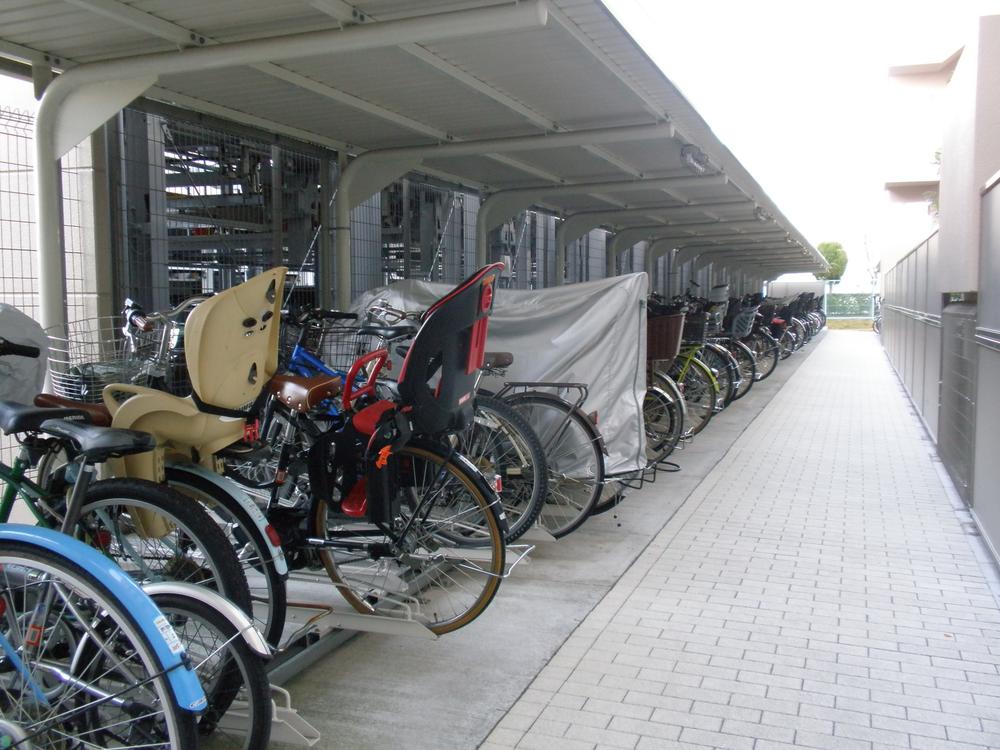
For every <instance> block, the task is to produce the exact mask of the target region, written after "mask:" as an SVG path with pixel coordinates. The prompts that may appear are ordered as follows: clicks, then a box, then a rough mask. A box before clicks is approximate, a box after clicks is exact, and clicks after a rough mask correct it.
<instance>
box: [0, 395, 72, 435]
mask: <svg viewBox="0 0 1000 750" xmlns="http://www.w3.org/2000/svg"><path fill="white" fill-rule="evenodd" d="M49 419H53V420H54V419H74V420H77V421H80V422H85V421H87V415H86V414H85V413H84V412H83V411H82V410H81V409H40V408H38V407H37V406H28V405H27V404H19V403H17V402H16V401H0V430H2V431H3V432H4V433H5V434H7V435H13V434H14V433H17V432H28V431H29V430H30V431H37V430H40V429H41V427H42V422H44V421H46V420H49Z"/></svg>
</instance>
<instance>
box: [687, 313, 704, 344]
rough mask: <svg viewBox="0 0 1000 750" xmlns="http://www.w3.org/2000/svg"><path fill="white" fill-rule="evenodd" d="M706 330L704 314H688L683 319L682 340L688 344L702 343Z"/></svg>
mask: <svg viewBox="0 0 1000 750" xmlns="http://www.w3.org/2000/svg"><path fill="white" fill-rule="evenodd" d="M707 329H708V315H707V314H706V313H703V312H702V313H694V314H689V315H688V316H687V317H686V318H685V319H684V340H685V341H687V342H690V343H702V342H704V341H705V334H706V332H707Z"/></svg>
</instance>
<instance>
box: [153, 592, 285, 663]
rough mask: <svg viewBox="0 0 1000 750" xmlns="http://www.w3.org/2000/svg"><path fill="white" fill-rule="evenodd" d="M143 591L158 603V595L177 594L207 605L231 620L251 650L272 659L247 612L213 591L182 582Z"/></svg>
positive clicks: (265, 643) (262, 637)
mask: <svg viewBox="0 0 1000 750" xmlns="http://www.w3.org/2000/svg"><path fill="white" fill-rule="evenodd" d="M142 590H143V591H145V592H146V594H148V595H149V596H150V597H151V598H152V599H153V601H154V602H156V596H157V594H176V595H178V596H186V597H188V598H190V599H195V600H197V601H199V602H201V603H202V604H207V605H208V606H209V607H211V608H212V609H214V610H216V611H217V612H218V613H219V614H221V615H222V616H223V617H225V618H226V619H227V620H229V622H230V624H231V625H232V626H233V627H234V628H236V630H237V632H238V633H239V634H240V635H241V636H243V640H245V641H246V642H247V645H248V646H249V647H250V649H251V650H252V651H253V652H254V653H256V654H258V655H259V656H263V657H265V658H270V656H271V647H270V646H268V645H267V641H265V640H264V636H262V635H261V634H260V631H259V630H257V628H256V627H254V624H253V622H251V620H250V618H249V617H247V614H246V612H244V611H243V610H242V609H240V608H239V607H237V606H236V605H235V604H233V603H232V602H231V601H229V600H228V599H226V598H225V597H224V596H222V595H221V594H219V593H218V592H217V591H212V589H206V588H204V587H203V586H195V585H194V584H193V583H181V582H180V581H160V582H158V583H147V584H146V585H145V586H143V587H142Z"/></svg>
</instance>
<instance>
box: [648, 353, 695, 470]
mask: <svg viewBox="0 0 1000 750" xmlns="http://www.w3.org/2000/svg"><path fill="white" fill-rule="evenodd" d="M648 385H651V386H652V387H654V388H658V389H659V390H661V391H663V392H664V393H666V394H667V396H668V397H669V398H670V403H671V407H672V409H671V412H672V421H671V424H670V437H669V440H668V443H667V451H666V453H664V455H663V456H661V460H662V459H663V458H666V457H667V456H669V455H670V454H671V453H673V452H674V450H675V449H676V448H677V444H678V443H680V441H681V438H682V437H683V436H684V430H685V429H686V427H685V425H686V424H687V406H686V405H685V403H684V394H683V393H681V389H680V388H679V387H678V385H677V383H675V382H674V381H673V378H671V377H670V376H669V375H667V374H666V373H663V372H660V371H659V370H653V371H652V372H651V373H650V374H649V377H648Z"/></svg>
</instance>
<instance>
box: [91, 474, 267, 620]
mask: <svg viewBox="0 0 1000 750" xmlns="http://www.w3.org/2000/svg"><path fill="white" fill-rule="evenodd" d="M135 509H141V510H146V511H149V512H151V513H155V514H156V515H157V516H159V518H160V519H162V520H163V521H165V522H166V524H167V526H168V528H169V529H170V530H169V531H168V532H167V534H170V533H172V532H178V533H177V536H176V537H171V538H170V540H169V541H164V540H165V539H166V538H167V535H166V534H164V535H161V536H159V537H154V536H152V535H151V534H149V533H148V532H149V530H148V529H146V530H144V529H143V528H142V527H143V523H144V521H143V520H142V519H143V517H142V516H141V515H138V514H135V512H134V511H135ZM76 533H77V535H81V536H82V537H83V540H84V541H87V542H88V543H89V544H90V545H91V546H93V547H97V548H98V549H100V550H101V552H103V553H104V554H105V555H107V556H108V557H111V558H112V559H114V560H115V561H116V562H117V563H118V565H119V567H121V568H123V569H124V570H125V571H126V572H128V573H129V574H130V575H131V576H132V577H133V578H134V579H135V580H137V581H139V582H142V583H152V582H154V581H158V580H169V581H181V582H186V583H196V584H199V585H208V586H210V587H211V588H214V589H215V590H216V591H218V592H219V593H220V594H222V595H223V596H225V597H226V598H227V599H229V600H230V601H231V602H233V603H234V604H236V605H237V606H238V607H239V608H240V609H242V610H243V611H244V612H247V613H248V614H249V613H250V612H251V607H250V604H251V602H250V589H249V587H248V586H247V580H246V576H244V574H243V570H242V568H241V567H240V563H239V560H237V558H236V552H235V551H234V550H233V548H232V546H231V545H230V544H229V543H228V542H227V540H226V537H225V535H224V534H223V532H222V529H220V528H219V527H218V526H217V525H216V524H215V523H214V522H213V521H212V519H211V518H210V517H209V515H208V514H207V513H206V512H205V510H204V509H202V508H201V507H199V506H198V505H196V504H194V503H192V502H191V501H190V500H189V499H188V498H186V497H183V496H182V495H181V494H180V493H178V492H177V491H175V490H173V489H171V488H169V487H167V486H166V485H162V484H156V483H154V482H149V481H147V480H144V479H134V478H120V479H102V480H101V481H99V482H94V483H93V484H91V485H90V487H89V488H88V489H87V494H86V496H85V498H84V501H83V503H82V505H81V507H80V519H79V521H78V522H77V532H76ZM140 540H141V541H140ZM137 545H149V549H150V553H149V555H148V556H142V558H141V562H140V560H139V559H138V558H137V557H136V555H135V551H136V549H137ZM181 552H183V553H184V554H182V555H179V554H178V553H181ZM198 555H200V556H201V560H203V562H202V561H201V560H199V558H198V557H197V556H198ZM147 560H149V561H151V562H146V561H147ZM151 566H156V567H151Z"/></svg>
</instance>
